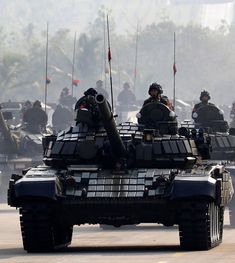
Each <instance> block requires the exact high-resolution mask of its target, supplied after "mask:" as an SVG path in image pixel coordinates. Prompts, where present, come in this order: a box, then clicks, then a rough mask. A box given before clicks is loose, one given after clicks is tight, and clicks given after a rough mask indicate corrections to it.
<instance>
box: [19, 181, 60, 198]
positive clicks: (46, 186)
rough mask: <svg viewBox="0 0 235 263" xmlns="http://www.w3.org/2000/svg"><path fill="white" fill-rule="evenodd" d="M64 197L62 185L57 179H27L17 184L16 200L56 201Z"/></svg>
mask: <svg viewBox="0 0 235 263" xmlns="http://www.w3.org/2000/svg"><path fill="white" fill-rule="evenodd" d="M59 195H62V185H61V183H60V181H59V179H58V178H57V177H47V178H35V177H34V178H27V177H23V178H22V179H20V180H18V181H16V182H15V198H16V200H17V199H20V198H31V197H38V198H48V199H52V200H56V199H57V197H58V196H59Z"/></svg>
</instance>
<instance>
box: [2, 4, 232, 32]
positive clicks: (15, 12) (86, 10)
mask: <svg viewBox="0 0 235 263" xmlns="http://www.w3.org/2000/svg"><path fill="white" fill-rule="evenodd" d="M202 1H203V0H193V1H192V0H187V1H186V0H118V1H117V0H60V1H58V0H47V1H46V0H40V1H39V0H0V24H1V25H3V26H6V27H7V28H8V29H9V31H11V29H12V28H14V30H17V29H18V28H19V27H21V28H22V27H25V26H27V25H28V24H29V23H33V24H34V25H36V26H38V25H39V26H40V27H42V26H45V24H46V21H49V22H50V26H51V29H52V30H55V31H56V30H57V29H58V28H70V29H72V30H76V31H79V32H82V31H85V30H86V27H87V25H88V24H89V23H91V22H93V21H94V19H95V18H96V16H97V12H98V10H99V8H100V7H101V6H104V7H105V9H106V10H112V11H111V14H110V15H111V16H112V18H113V19H114V20H115V22H116V30H117V31H118V32H119V33H125V32H130V31H132V30H133V29H135V28H136V24H137V21H139V24H140V26H141V27H144V26H146V25H147V24H151V23H153V22H159V21H160V20H161V19H162V18H163V17H165V18H169V19H171V20H173V21H174V22H175V23H177V24H187V23H197V24H200V25H202V26H208V27H210V28H213V29H216V28H218V27H219V25H220V24H221V20H225V21H226V22H227V23H228V24H230V23H231V22H232V20H233V14H234V1H231V0H230V1H228V0H227V1H226V0H224V2H225V3H224V4H221V3H220V4H219V3H217V4H199V3H202ZM204 1H205V2H206V3H208V2H210V3H211V2H212V1H213V2H218V1H219V2H220V1H222V0H204ZM186 3H187V4H186ZM42 6H43V7H44V8H42ZM45 6H48V8H45Z"/></svg>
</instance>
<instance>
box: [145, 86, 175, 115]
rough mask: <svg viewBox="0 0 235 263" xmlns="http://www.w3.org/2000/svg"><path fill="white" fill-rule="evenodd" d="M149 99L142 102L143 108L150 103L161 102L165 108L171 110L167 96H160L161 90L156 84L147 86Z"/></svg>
mask: <svg viewBox="0 0 235 263" xmlns="http://www.w3.org/2000/svg"><path fill="white" fill-rule="evenodd" d="M148 93H149V95H150V97H149V98H148V99H147V100H145V101H144V104H143V106H145V105H146V104H148V103H151V102H161V103H163V104H165V105H166V106H167V107H169V108H170V109H171V110H173V107H172V104H171V102H170V100H169V99H168V97H167V96H162V93H163V90H162V86H161V85H160V84H158V83H157V82H154V83H152V84H151V85H150V86H149V91H148Z"/></svg>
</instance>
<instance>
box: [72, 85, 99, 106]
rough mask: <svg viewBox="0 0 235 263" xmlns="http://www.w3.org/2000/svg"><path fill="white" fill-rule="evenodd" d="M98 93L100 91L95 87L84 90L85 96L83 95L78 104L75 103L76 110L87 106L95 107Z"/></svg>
mask: <svg viewBox="0 0 235 263" xmlns="http://www.w3.org/2000/svg"><path fill="white" fill-rule="evenodd" d="M96 94H98V92H97V91H96V90H95V89H93V88H89V89H88V90H86V91H85V92H84V96H83V97H81V98H80V99H79V100H78V101H77V103H76V105H75V110H78V109H83V108H86V109H89V110H90V109H93V108H94V106H95V96H96Z"/></svg>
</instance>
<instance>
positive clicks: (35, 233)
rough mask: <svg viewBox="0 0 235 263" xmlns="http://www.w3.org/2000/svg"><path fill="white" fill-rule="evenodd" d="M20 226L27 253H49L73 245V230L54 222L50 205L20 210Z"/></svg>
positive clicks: (26, 206) (30, 205)
mask: <svg viewBox="0 0 235 263" xmlns="http://www.w3.org/2000/svg"><path fill="white" fill-rule="evenodd" d="M20 226H21V233H22V239H23V245H24V249H25V250H26V251H27V252H49V251H53V250H55V249H58V248H64V247H67V246H68V245H69V244H70V243H71V239H72V231H73V228H72V227H71V226H64V225H59V224H57V223H56V222H54V221H53V217H52V211H51V209H50V207H49V206H48V205H43V204H28V205H24V206H23V207H22V208H21V209H20Z"/></svg>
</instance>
